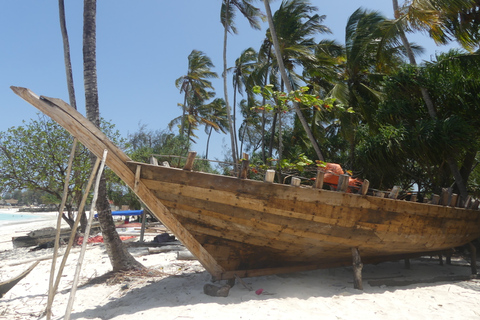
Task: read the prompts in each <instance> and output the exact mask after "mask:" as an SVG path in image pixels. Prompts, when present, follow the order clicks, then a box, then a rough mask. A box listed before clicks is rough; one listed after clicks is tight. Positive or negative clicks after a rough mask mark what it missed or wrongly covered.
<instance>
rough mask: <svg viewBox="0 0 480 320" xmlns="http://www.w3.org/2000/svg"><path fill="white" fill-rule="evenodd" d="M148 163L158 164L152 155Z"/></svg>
mask: <svg viewBox="0 0 480 320" xmlns="http://www.w3.org/2000/svg"><path fill="white" fill-rule="evenodd" d="M150 164H153V165H154V166H158V160H157V158H155V157H154V156H150Z"/></svg>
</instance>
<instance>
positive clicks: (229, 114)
mask: <svg viewBox="0 0 480 320" xmlns="http://www.w3.org/2000/svg"><path fill="white" fill-rule="evenodd" d="M225 5H226V13H225V15H226V17H225V26H224V33H223V92H224V94H225V106H226V108H227V119H228V129H229V131H230V143H231V146H232V161H233V172H234V173H235V175H236V174H237V148H236V146H235V136H234V135H235V131H234V130H233V121H232V111H231V108H230V104H229V103H228V90H227V87H228V85H227V37H228V8H229V7H230V1H229V0H226V3H225Z"/></svg>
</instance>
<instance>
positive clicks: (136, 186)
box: [133, 166, 142, 193]
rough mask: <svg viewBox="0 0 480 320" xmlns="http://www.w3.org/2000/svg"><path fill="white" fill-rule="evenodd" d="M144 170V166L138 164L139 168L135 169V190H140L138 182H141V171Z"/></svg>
mask: <svg viewBox="0 0 480 320" xmlns="http://www.w3.org/2000/svg"><path fill="white" fill-rule="evenodd" d="M141 171H142V166H137V169H136V170H135V184H134V185H133V192H135V193H136V192H137V191H138V184H139V183H140V173H141Z"/></svg>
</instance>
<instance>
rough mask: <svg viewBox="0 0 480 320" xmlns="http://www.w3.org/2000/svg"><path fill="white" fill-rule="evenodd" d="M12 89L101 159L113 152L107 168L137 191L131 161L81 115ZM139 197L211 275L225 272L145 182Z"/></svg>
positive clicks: (26, 91) (52, 101)
mask: <svg viewBox="0 0 480 320" xmlns="http://www.w3.org/2000/svg"><path fill="white" fill-rule="evenodd" d="M11 89H12V90H13V91H14V92H15V93H16V94H17V95H19V96H20V97H21V98H23V99H24V100H25V101H27V102H28V103H30V104H32V105H33V106H34V107H36V108H37V109H39V110H40V111H42V112H43V113H45V114H46V115H48V116H49V117H51V118H52V119H53V120H54V121H56V122H57V123H59V124H60V125H61V126H62V127H64V128H65V129H66V130H67V131H69V132H70V133H71V134H72V135H74V136H75V137H76V138H78V140H79V141H80V142H81V143H82V144H83V145H84V146H85V147H87V148H88V149H89V150H90V151H91V152H93V153H94V154H95V155H96V156H97V157H101V156H102V154H103V150H105V149H107V150H108V152H109V157H108V158H107V166H108V167H109V168H110V169H111V170H113V171H114V172H115V173H116V174H117V175H118V176H119V178H120V179H122V180H123V181H124V182H125V183H126V184H127V185H128V186H129V187H130V188H131V189H133V187H134V183H135V175H134V174H133V171H132V170H130V169H129V168H128V167H127V165H126V163H127V162H128V161H131V159H130V158H129V157H128V156H127V155H126V154H125V153H123V151H122V150H120V149H119V148H118V147H117V146H115V145H114V144H113V143H112V142H111V141H110V140H109V139H108V137H106V136H105V134H103V133H102V132H101V131H100V130H99V129H98V128H96V127H95V126H94V125H93V124H92V123H91V122H90V121H88V120H87V119H85V117H83V116H82V115H81V114H80V113H79V112H78V111H76V110H75V109H73V108H72V107H70V106H69V105H68V104H67V103H65V102H64V101H62V100H60V99H55V98H46V97H39V96H37V95H36V94H35V93H33V92H32V91H30V90H29V89H26V88H21V87H13V86H12V87H11ZM136 194H137V196H138V197H139V198H140V199H141V200H142V201H143V202H144V203H145V204H146V205H147V207H148V208H149V210H150V212H152V213H153V214H154V215H155V216H156V217H157V218H158V219H159V220H160V221H162V223H163V224H164V225H165V226H167V228H169V229H170V230H171V231H172V232H173V233H174V234H175V236H176V237H177V238H178V239H181V241H182V243H183V244H184V245H185V247H187V249H188V250H190V251H191V252H192V253H193V254H194V255H195V256H196V257H198V260H199V261H200V262H201V263H202V265H203V266H204V267H205V269H207V271H208V272H210V273H211V274H212V275H216V274H221V273H222V272H223V271H224V270H223V268H222V267H220V265H219V264H218V263H217V262H216V261H215V260H214V259H213V257H212V256H211V255H210V254H209V253H208V252H207V251H206V250H205V248H203V247H202V245H201V244H200V243H199V242H198V241H197V240H196V239H195V238H194V237H193V236H192V234H191V233H190V232H189V231H188V230H186V229H185V228H184V226H182V225H181V224H180V222H179V221H178V220H177V219H175V218H174V217H173V216H172V214H171V213H170V212H169V211H168V209H167V208H166V207H165V206H164V205H163V204H162V203H161V202H160V201H159V200H158V198H157V197H156V196H154V195H153V193H152V192H151V191H150V190H149V189H148V188H147V187H146V186H145V184H144V183H143V182H142V181H140V182H139V183H138V190H137V193H136Z"/></svg>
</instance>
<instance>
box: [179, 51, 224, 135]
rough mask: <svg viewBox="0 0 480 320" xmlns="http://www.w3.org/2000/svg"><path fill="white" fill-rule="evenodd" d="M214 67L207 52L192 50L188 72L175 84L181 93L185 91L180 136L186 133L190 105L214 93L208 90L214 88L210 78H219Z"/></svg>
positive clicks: (206, 98)
mask: <svg viewBox="0 0 480 320" xmlns="http://www.w3.org/2000/svg"><path fill="white" fill-rule="evenodd" d="M213 67H215V66H214V65H213V63H212V60H211V59H210V58H209V57H208V56H207V55H206V54H205V53H203V52H202V51H198V50H192V52H191V53H190V54H189V55H188V69H187V74H186V75H184V76H181V77H180V78H178V79H177V80H175V86H176V87H177V88H178V89H180V93H182V92H183V93H184V100H183V105H181V106H182V117H181V121H180V136H183V135H184V133H185V128H184V127H185V123H188V121H187V118H186V114H187V112H188V108H189V105H190V104H192V103H194V101H195V100H200V101H202V102H203V101H205V100H208V99H209V98H211V97H212V96H213V95H214V93H213V92H210V91H208V89H211V90H213V86H212V82H211V81H210V80H209V79H212V78H218V75H217V73H216V72H213V71H212V70H211V68H213ZM187 137H188V135H187Z"/></svg>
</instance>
